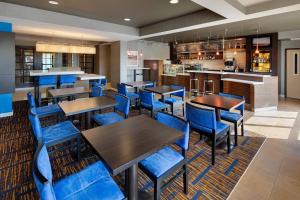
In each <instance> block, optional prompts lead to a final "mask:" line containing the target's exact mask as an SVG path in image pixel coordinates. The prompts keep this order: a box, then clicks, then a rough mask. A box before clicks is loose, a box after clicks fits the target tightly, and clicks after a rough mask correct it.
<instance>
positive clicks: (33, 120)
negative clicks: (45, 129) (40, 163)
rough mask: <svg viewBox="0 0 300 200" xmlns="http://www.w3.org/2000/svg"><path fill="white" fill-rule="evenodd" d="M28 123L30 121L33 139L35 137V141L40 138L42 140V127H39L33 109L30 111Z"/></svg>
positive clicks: (38, 121)
mask: <svg viewBox="0 0 300 200" xmlns="http://www.w3.org/2000/svg"><path fill="white" fill-rule="evenodd" d="M29 121H30V124H31V127H32V131H33V134H34V137H35V139H36V141H39V140H41V138H42V126H41V122H40V119H39V118H38V116H37V113H36V111H35V108H31V109H30V113H29Z"/></svg>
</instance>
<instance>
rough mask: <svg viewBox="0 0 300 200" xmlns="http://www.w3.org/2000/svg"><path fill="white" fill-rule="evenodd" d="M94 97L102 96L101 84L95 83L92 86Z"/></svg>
mask: <svg viewBox="0 0 300 200" xmlns="http://www.w3.org/2000/svg"><path fill="white" fill-rule="evenodd" d="M91 96H92V97H101V96H102V87H101V86H100V85H94V86H93V87H92V94H91Z"/></svg>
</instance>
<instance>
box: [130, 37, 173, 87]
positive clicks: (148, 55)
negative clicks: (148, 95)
mask: <svg viewBox="0 0 300 200" xmlns="http://www.w3.org/2000/svg"><path fill="white" fill-rule="evenodd" d="M127 48H128V50H130V51H138V52H139V54H140V53H141V52H142V53H143V56H142V57H141V56H140V55H139V58H138V62H139V66H138V67H144V60H166V59H170V46H169V45H168V44H166V43H161V42H152V41H141V40H135V41H129V42H128V45H127ZM126 60H127V59H126ZM127 68H129V67H128V66H127ZM137 73H141V70H138V71H137ZM142 79H143V76H142V75H139V76H137V81H141V80H142ZM127 81H133V70H128V72H127Z"/></svg>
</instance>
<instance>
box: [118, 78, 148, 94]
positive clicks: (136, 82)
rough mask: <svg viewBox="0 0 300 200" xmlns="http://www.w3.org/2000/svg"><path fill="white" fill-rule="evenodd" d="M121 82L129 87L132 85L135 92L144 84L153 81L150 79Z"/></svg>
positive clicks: (146, 84)
mask: <svg viewBox="0 0 300 200" xmlns="http://www.w3.org/2000/svg"><path fill="white" fill-rule="evenodd" d="M123 84H124V85H126V86H129V87H133V88H134V90H135V93H137V92H138V89H139V88H143V87H145V86H148V85H152V84H153V82H152V81H135V82H125V83H123Z"/></svg>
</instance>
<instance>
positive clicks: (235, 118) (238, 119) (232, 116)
mask: <svg viewBox="0 0 300 200" xmlns="http://www.w3.org/2000/svg"><path fill="white" fill-rule="evenodd" d="M219 95H220V96H222V97H228V98H233V99H241V100H245V98H244V97H243V96H238V95H233V94H227V93H219ZM235 109H236V110H237V111H239V113H236V112H230V111H225V110H221V111H220V115H221V119H222V120H224V121H228V122H231V123H233V124H234V146H237V145H238V127H239V126H241V133H242V136H244V112H245V104H244V103H243V104H242V105H240V106H238V107H237V108H235Z"/></svg>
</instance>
